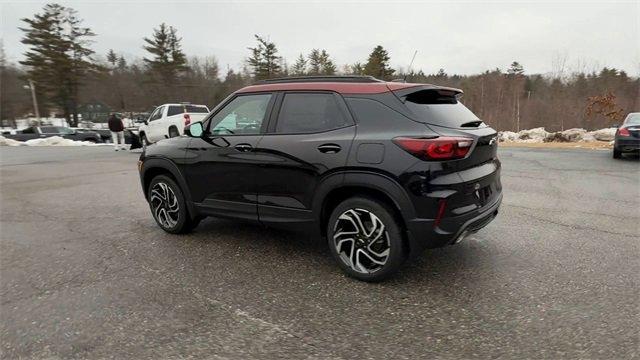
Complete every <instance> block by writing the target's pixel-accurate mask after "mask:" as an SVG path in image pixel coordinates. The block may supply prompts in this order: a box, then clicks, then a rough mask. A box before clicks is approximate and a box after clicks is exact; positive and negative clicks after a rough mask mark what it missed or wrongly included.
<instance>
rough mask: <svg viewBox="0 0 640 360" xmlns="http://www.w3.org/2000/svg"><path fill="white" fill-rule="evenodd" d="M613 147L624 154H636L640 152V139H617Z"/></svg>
mask: <svg viewBox="0 0 640 360" xmlns="http://www.w3.org/2000/svg"><path fill="white" fill-rule="evenodd" d="M613 146H614V147H615V148H616V150H618V151H622V152H634V151H640V139H635V138H628V137H625V138H624V139H623V138H616V140H615V142H614V144H613Z"/></svg>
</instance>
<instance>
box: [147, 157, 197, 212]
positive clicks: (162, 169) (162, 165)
mask: <svg viewBox="0 0 640 360" xmlns="http://www.w3.org/2000/svg"><path fill="white" fill-rule="evenodd" d="M158 175H166V176H169V177H170V178H172V179H173V180H174V181H175V182H176V183H177V184H178V186H180V190H182V194H183V195H184V199H185V202H186V204H187V209H188V210H189V216H190V217H191V218H195V217H196V216H197V215H198V214H197V211H196V208H195V206H194V205H193V201H192V200H191V193H190V192H189V187H188V186H187V182H186V180H185V179H184V176H182V173H181V172H180V169H178V167H177V166H176V165H175V164H174V163H173V162H171V161H169V160H167V159H164V158H153V159H146V160H145V161H144V165H143V168H142V171H141V181H142V190H143V191H144V197H145V199H146V200H147V201H148V200H149V199H148V192H149V185H151V181H152V180H153V178H154V177H156V176H158Z"/></svg>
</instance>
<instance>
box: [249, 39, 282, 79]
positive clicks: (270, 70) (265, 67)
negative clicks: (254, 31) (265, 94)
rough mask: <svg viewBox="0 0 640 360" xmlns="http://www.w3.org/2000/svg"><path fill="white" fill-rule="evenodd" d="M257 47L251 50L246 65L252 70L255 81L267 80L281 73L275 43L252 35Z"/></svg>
mask: <svg viewBox="0 0 640 360" xmlns="http://www.w3.org/2000/svg"><path fill="white" fill-rule="evenodd" d="M254 36H255V38H256V40H257V41H258V45H257V46H256V47H253V48H251V47H250V48H248V49H249V50H251V56H250V57H249V58H248V59H247V63H248V64H249V66H250V67H251V68H252V73H253V76H254V78H255V79H256V80H262V79H269V78H273V77H276V76H278V75H280V74H281V73H282V65H281V61H282V60H281V57H280V56H278V49H277V47H276V44H275V43H272V42H269V41H268V40H265V39H263V38H262V37H260V36H258V35H254Z"/></svg>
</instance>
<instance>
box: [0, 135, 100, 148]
mask: <svg viewBox="0 0 640 360" xmlns="http://www.w3.org/2000/svg"><path fill="white" fill-rule="evenodd" d="M104 145H107V146H108V145H109V144H96V143H93V142H90V141H75V140H70V139H65V138H63V137H60V136H52V137H48V138H42V139H31V140H27V141H24V142H23V141H17V140H13V139H7V138H5V137H4V136H0V146H104Z"/></svg>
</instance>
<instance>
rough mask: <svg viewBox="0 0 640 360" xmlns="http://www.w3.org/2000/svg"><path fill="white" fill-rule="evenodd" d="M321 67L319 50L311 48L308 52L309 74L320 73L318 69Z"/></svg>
mask: <svg viewBox="0 0 640 360" xmlns="http://www.w3.org/2000/svg"><path fill="white" fill-rule="evenodd" d="M321 69H322V57H321V55H320V50H318V49H313V50H311V52H310V53H309V71H308V74H309V75H320V71H321Z"/></svg>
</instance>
